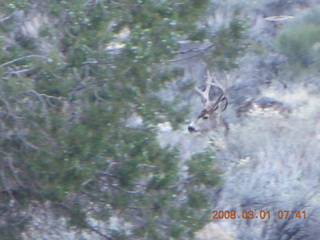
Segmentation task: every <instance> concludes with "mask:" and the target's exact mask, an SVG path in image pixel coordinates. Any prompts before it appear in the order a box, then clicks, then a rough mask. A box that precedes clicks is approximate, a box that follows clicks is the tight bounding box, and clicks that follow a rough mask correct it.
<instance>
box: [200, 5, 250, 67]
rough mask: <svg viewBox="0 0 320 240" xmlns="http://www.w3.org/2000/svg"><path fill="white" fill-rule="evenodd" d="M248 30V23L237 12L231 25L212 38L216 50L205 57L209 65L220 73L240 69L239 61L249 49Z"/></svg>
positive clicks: (221, 29) (222, 28) (224, 27)
mask: <svg viewBox="0 0 320 240" xmlns="http://www.w3.org/2000/svg"><path fill="white" fill-rule="evenodd" d="M246 29H247V25H246V21H245V20H244V18H243V17H241V16H240V13H239V11H235V13H234V17H233V19H232V20H231V21H230V23H229V25H228V26H222V27H221V28H220V29H218V31H217V32H216V33H214V35H213V36H211V37H210V38H211V41H212V43H213V45H214V49H213V50H212V51H211V52H208V53H207V54H206V56H205V60H206V62H207V64H208V65H209V66H212V67H213V68H215V69H217V70H218V71H221V70H226V71H229V70H232V69H234V68H236V67H238V65H237V59H238V57H239V56H241V55H243V54H244V53H245V50H246V48H247V47H248V43H246V42H245V41H244V39H245V30H246Z"/></svg>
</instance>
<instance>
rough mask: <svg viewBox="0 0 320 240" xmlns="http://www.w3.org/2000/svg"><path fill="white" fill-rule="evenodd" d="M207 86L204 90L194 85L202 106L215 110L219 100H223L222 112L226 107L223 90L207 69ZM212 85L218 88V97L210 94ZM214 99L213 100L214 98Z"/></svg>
mask: <svg viewBox="0 0 320 240" xmlns="http://www.w3.org/2000/svg"><path fill="white" fill-rule="evenodd" d="M206 83H207V86H206V88H205V90H204V91H201V90H200V89H199V88H198V87H197V86H196V87H195V90H196V93H198V94H199V95H200V97H201V101H202V104H203V106H204V107H205V109H206V110H207V111H215V110H216V109H217V108H218V104H219V103H220V102H225V106H224V107H223V109H222V112H223V111H224V110H225V109H226V108H227V105H228V100H227V98H226V97H225V96H224V90H223V88H222V86H221V84H220V83H219V82H218V80H217V79H216V78H215V77H214V76H211V74H210V72H209V70H208V71H207V82H206ZM212 87H214V88H216V89H218V90H219V91H220V95H219V96H218V97H214V96H213V94H212V92H211V91H212ZM213 98H214V99H215V100H214V99H213Z"/></svg>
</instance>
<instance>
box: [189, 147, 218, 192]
mask: <svg viewBox="0 0 320 240" xmlns="http://www.w3.org/2000/svg"><path fill="white" fill-rule="evenodd" d="M215 162H216V157H215V153H214V152H213V151H212V150H210V149H207V151H205V152H203V153H199V154H195V155H194V156H193V157H192V161H190V162H188V164H187V165H188V167H189V172H190V174H192V175H195V176H196V179H197V181H196V182H195V184H197V185H202V184H204V185H205V186H207V187H210V186H211V187H213V186H215V185H217V184H219V182H220V178H219V174H220V173H219V171H218V170H217V169H216V168H215Z"/></svg>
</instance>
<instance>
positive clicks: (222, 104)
mask: <svg viewBox="0 0 320 240" xmlns="http://www.w3.org/2000/svg"><path fill="white" fill-rule="evenodd" d="M206 84H207V85H206V88H205V89H204V90H203V91H202V90H200V89H199V88H198V87H195V90H196V92H197V93H198V94H199V95H200V97H201V101H202V104H203V107H204V109H203V110H202V111H201V113H200V114H199V116H198V117H197V118H196V119H194V120H193V121H192V123H191V124H190V125H189V126H188V131H189V132H190V133H195V132H200V133H205V132H208V131H210V130H213V129H215V128H217V127H218V126H219V125H223V126H224V127H225V129H226V133H227V132H228V129H229V128H228V124H227V122H226V121H225V120H224V119H223V118H222V117H221V113H222V112H223V111H224V110H226V108H227V106H228V99H227V98H226V96H225V94H224V90H223V88H222V87H221V85H220V83H219V82H218V81H217V80H216V79H215V78H214V77H213V76H211V74H210V72H209V71H208V72H207V82H206Z"/></svg>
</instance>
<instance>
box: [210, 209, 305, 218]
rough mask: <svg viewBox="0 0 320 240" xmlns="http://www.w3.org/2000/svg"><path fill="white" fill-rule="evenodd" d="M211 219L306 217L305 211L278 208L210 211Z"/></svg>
mask: <svg viewBox="0 0 320 240" xmlns="http://www.w3.org/2000/svg"><path fill="white" fill-rule="evenodd" d="M212 213H213V215H212V219H270V218H271V217H276V218H278V219H288V218H298V219H306V218H307V212H306V211H300V210H299V211H289V210H279V211H278V212H274V213H271V211H264V210H259V211H253V210H248V211H247V210H244V211H234V210H232V211H228V210H227V211H217V210H214V211H212Z"/></svg>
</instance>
